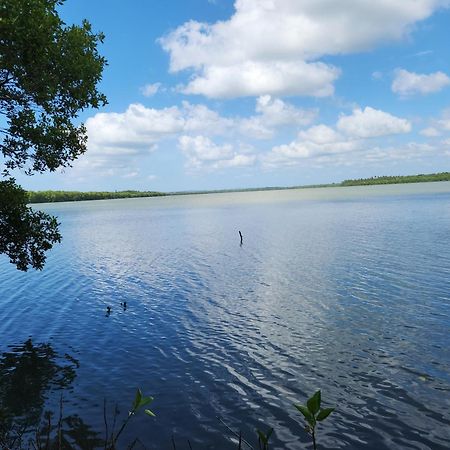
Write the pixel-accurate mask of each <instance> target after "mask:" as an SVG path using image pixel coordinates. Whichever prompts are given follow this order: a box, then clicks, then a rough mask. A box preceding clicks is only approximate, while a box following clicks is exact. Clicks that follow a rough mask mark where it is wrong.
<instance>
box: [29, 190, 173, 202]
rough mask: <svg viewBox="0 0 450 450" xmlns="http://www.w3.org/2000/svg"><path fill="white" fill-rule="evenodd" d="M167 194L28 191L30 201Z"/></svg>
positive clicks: (62, 200)
mask: <svg viewBox="0 0 450 450" xmlns="http://www.w3.org/2000/svg"><path fill="white" fill-rule="evenodd" d="M163 195H165V194H163V193H161V192H153V191H144V192H142V191H117V192H76V191H38V192H28V203H53V202H78V201H83V200H107V199H114V198H138V197H158V196H163Z"/></svg>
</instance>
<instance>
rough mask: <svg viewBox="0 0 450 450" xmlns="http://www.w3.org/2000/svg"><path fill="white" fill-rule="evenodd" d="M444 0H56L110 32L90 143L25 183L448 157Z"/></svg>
mask: <svg viewBox="0 0 450 450" xmlns="http://www.w3.org/2000/svg"><path fill="white" fill-rule="evenodd" d="M449 7H450V2H449V1H447V0H445V1H441V0H401V1H400V0H396V1H394V0H389V1H388V0H372V1H368V0H352V1H349V0H340V1H338V0H302V1H300V0H237V1H236V2H233V1H231V0H214V1H213V0H189V1H186V0H184V1H178V0H172V1H156V0H153V1H148V0H147V1H145V0H139V1H138V0H136V1H133V2H123V1H116V0H108V1H106V0H94V1H93V0H67V1H66V3H65V4H64V5H62V6H61V7H60V14H61V16H62V17H63V19H64V20H65V21H66V22H67V23H80V22H81V20H82V19H83V18H86V19H88V20H89V21H90V22H91V23H92V25H93V28H94V30H96V31H102V32H104V33H105V35H106V39H105V43H104V44H103V45H102V46H101V49H100V50H101V53H102V54H103V55H104V56H105V57H106V58H107V60H108V63H109V65H108V67H107V68H106V70H105V72H104V77H103V81H102V83H101V86H100V88H101V90H102V91H103V92H104V93H105V94H106V95H107V97H108V101H109V104H108V106H107V107H105V108H104V109H102V110H101V111H85V112H83V114H82V115H81V117H80V119H81V120H82V121H83V122H85V123H86V125H87V129H88V134H89V144H88V152H87V153H86V155H84V156H82V157H81V158H80V159H79V161H77V162H76V163H75V164H74V167H73V168H71V169H66V170H65V171H64V173H60V172H58V173H54V174H44V175H35V176H33V177H25V176H22V175H20V174H18V175H17V179H18V181H19V182H20V183H22V185H23V186H24V187H26V188H29V189H67V190H68V189H74V190H122V189H140V190H147V189H148V190H161V191H179V190H198V189H220V188H240V187H256V186H275V185H276V186H290V185H302V184H313V183H325V182H335V181H341V180H343V179H346V178H355V177H356V178H359V177H368V176H373V175H384V174H413V173H428V172H439V171H449V170H450V46H449V45H448V43H449V42H450V27H449V26H448V24H449V23H450V9H448V8H449Z"/></svg>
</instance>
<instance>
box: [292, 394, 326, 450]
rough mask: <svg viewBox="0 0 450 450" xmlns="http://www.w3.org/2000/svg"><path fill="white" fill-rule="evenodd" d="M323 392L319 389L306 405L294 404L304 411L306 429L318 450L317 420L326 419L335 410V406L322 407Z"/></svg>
mask: <svg viewBox="0 0 450 450" xmlns="http://www.w3.org/2000/svg"><path fill="white" fill-rule="evenodd" d="M321 397H322V394H321V392H320V391H317V392H316V393H315V394H314V395H313V396H312V397H311V398H309V399H308V401H307V402H306V405H301V404H294V406H295V407H296V408H297V410H298V411H299V412H300V413H302V415H303V417H304V418H305V420H306V422H307V424H308V425H307V426H306V431H307V432H308V433H309V434H310V436H311V438H312V441H313V448H314V450H317V440H316V426H317V422H322V421H324V420H325V419H326V418H327V417H328V416H329V415H330V414H331V413H332V412H333V411H334V408H323V409H321V408H320V404H321V402H322V398H321Z"/></svg>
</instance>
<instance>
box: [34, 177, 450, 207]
mask: <svg viewBox="0 0 450 450" xmlns="http://www.w3.org/2000/svg"><path fill="white" fill-rule="evenodd" d="M430 181H450V172H440V173H431V174H420V175H405V176H402V175H399V176H382V177H372V178H359V179H355V180H345V181H343V182H342V183H330V184H312V185H307V186H290V187H281V186H271V187H262V188H247V189H218V190H211V191H183V192H168V193H165V192H153V191H118V192H73V191H39V192H32V191H29V192H28V202H29V203H51V202H72V201H81V200H106V199H114V198H137V197H158V196H163V195H193V194H226V193H232V192H256V191H280V190H287V189H313V188H324V187H345V186H367V185H372V184H399V183H425V182H430Z"/></svg>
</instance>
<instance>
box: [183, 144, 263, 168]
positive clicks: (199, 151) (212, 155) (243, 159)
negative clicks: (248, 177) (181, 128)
mask: <svg viewBox="0 0 450 450" xmlns="http://www.w3.org/2000/svg"><path fill="white" fill-rule="evenodd" d="M178 145H179V147H180V149H181V151H182V152H183V153H184V155H185V156H186V157H187V167H188V168H189V169H194V170H200V169H212V170H215V169H223V168H230V167H245V166H250V165H252V164H254V162H255V159H256V158H255V156H254V155H248V154H244V153H238V152H236V151H235V150H234V149H233V146H231V145H229V144H223V145H217V144H215V143H214V142H213V141H212V140H211V139H209V138H208V137H205V136H195V137H192V136H181V137H180V138H179V139H178Z"/></svg>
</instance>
